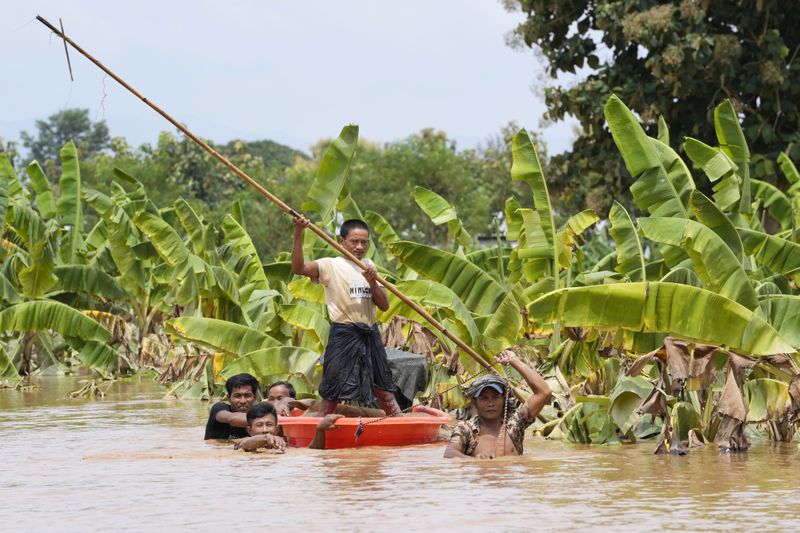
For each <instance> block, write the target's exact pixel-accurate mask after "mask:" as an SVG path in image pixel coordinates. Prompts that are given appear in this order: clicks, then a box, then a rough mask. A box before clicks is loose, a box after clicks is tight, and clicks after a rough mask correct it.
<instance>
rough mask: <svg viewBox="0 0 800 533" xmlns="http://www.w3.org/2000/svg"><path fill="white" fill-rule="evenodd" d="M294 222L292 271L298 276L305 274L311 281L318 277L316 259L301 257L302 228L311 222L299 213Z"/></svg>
mask: <svg viewBox="0 0 800 533" xmlns="http://www.w3.org/2000/svg"><path fill="white" fill-rule="evenodd" d="M292 223H293V224H294V244H293V245H292V272H294V273H295V274H297V275H298V276H307V277H309V278H311V281H316V280H317V279H319V266H318V265H317V263H316V261H306V260H305V258H304V257H303V230H304V229H306V228H307V227H308V225H309V224H310V223H311V222H309V220H308V219H307V218H306V217H304V216H303V215H300V216H299V217H296V218H295V219H294V220H293V221H292Z"/></svg>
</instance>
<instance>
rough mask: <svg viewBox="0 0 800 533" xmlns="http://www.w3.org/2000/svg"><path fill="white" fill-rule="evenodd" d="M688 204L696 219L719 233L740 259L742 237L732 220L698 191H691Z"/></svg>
mask: <svg viewBox="0 0 800 533" xmlns="http://www.w3.org/2000/svg"><path fill="white" fill-rule="evenodd" d="M689 205H690V206H691V208H692V212H693V213H694V216H695V217H696V218H697V220H698V221H700V222H702V223H703V224H704V225H705V226H706V227H708V228H709V229H710V230H711V231H713V232H714V233H716V234H717V235H719V237H720V239H722V240H723V241H725V244H727V245H728V248H730V249H731V251H732V252H733V253H734V254H735V255H736V257H737V258H739V260H741V257H742V239H741V238H740V237H739V232H737V231H736V227H735V226H734V225H733V222H731V220H730V219H729V218H728V217H727V216H725V213H723V212H722V211H720V210H719V208H718V207H717V206H716V204H714V202H712V201H711V200H709V198H708V196H706V195H705V194H703V193H701V192H700V191H692V195H691V198H690V200H689Z"/></svg>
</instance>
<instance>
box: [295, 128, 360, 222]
mask: <svg viewBox="0 0 800 533" xmlns="http://www.w3.org/2000/svg"><path fill="white" fill-rule="evenodd" d="M357 144H358V126H355V125H352V124H351V125H348V126H345V127H344V128H342V131H341V133H339V136H338V137H337V138H336V139H334V140H333V142H331V144H330V146H328V148H327V149H326V150H325V153H324V154H323V156H322V161H321V162H320V165H319V170H317V175H316V177H315V178H314V181H313V183H312V184H311V188H310V189H309V191H308V200H307V201H306V202H303V205H302V206H301V207H302V209H303V210H304V211H306V210H308V211H314V212H315V213H316V214H317V217H318V219H319V220H320V221H321V222H322V224H323V225H325V224H326V223H327V222H328V220H329V218H330V216H331V213H332V211H333V208H334V207H335V206H336V203H337V202H338V201H339V196H340V193H341V192H342V188H343V187H344V185H345V183H346V182H347V178H348V176H349V174H350V165H351V163H352V162H353V155H354V154H355V152H356V145H357Z"/></svg>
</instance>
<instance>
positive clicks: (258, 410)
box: [247, 402, 278, 427]
mask: <svg viewBox="0 0 800 533" xmlns="http://www.w3.org/2000/svg"><path fill="white" fill-rule="evenodd" d="M268 415H272V416H274V417H275V420H276V421H277V420H278V411H276V410H275V406H274V405H272V404H271V403H269V402H260V403H257V404H255V405H254V406H253V407H251V408H250V409H248V410H247V427H250V426H252V425H253V420H255V419H256V418H263V417H265V416H268Z"/></svg>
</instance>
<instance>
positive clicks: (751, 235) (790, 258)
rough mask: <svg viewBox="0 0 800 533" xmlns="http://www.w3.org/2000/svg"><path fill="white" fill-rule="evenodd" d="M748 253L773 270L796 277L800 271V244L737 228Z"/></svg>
mask: <svg viewBox="0 0 800 533" xmlns="http://www.w3.org/2000/svg"><path fill="white" fill-rule="evenodd" d="M737 229H738V231H739V235H741V237H742V245H743V246H744V249H745V251H746V252H747V253H748V254H749V255H754V256H755V257H756V260H757V261H758V262H759V263H761V264H762V265H765V266H766V267H768V268H769V269H771V270H772V271H773V272H779V273H781V274H783V275H784V276H788V277H791V278H796V277H797V275H798V273H800V244H797V243H794V242H792V241H787V240H785V239H781V238H780V237H776V236H774V235H768V234H766V233H761V232H760V231H753V230H749V229H744V228H737Z"/></svg>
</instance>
